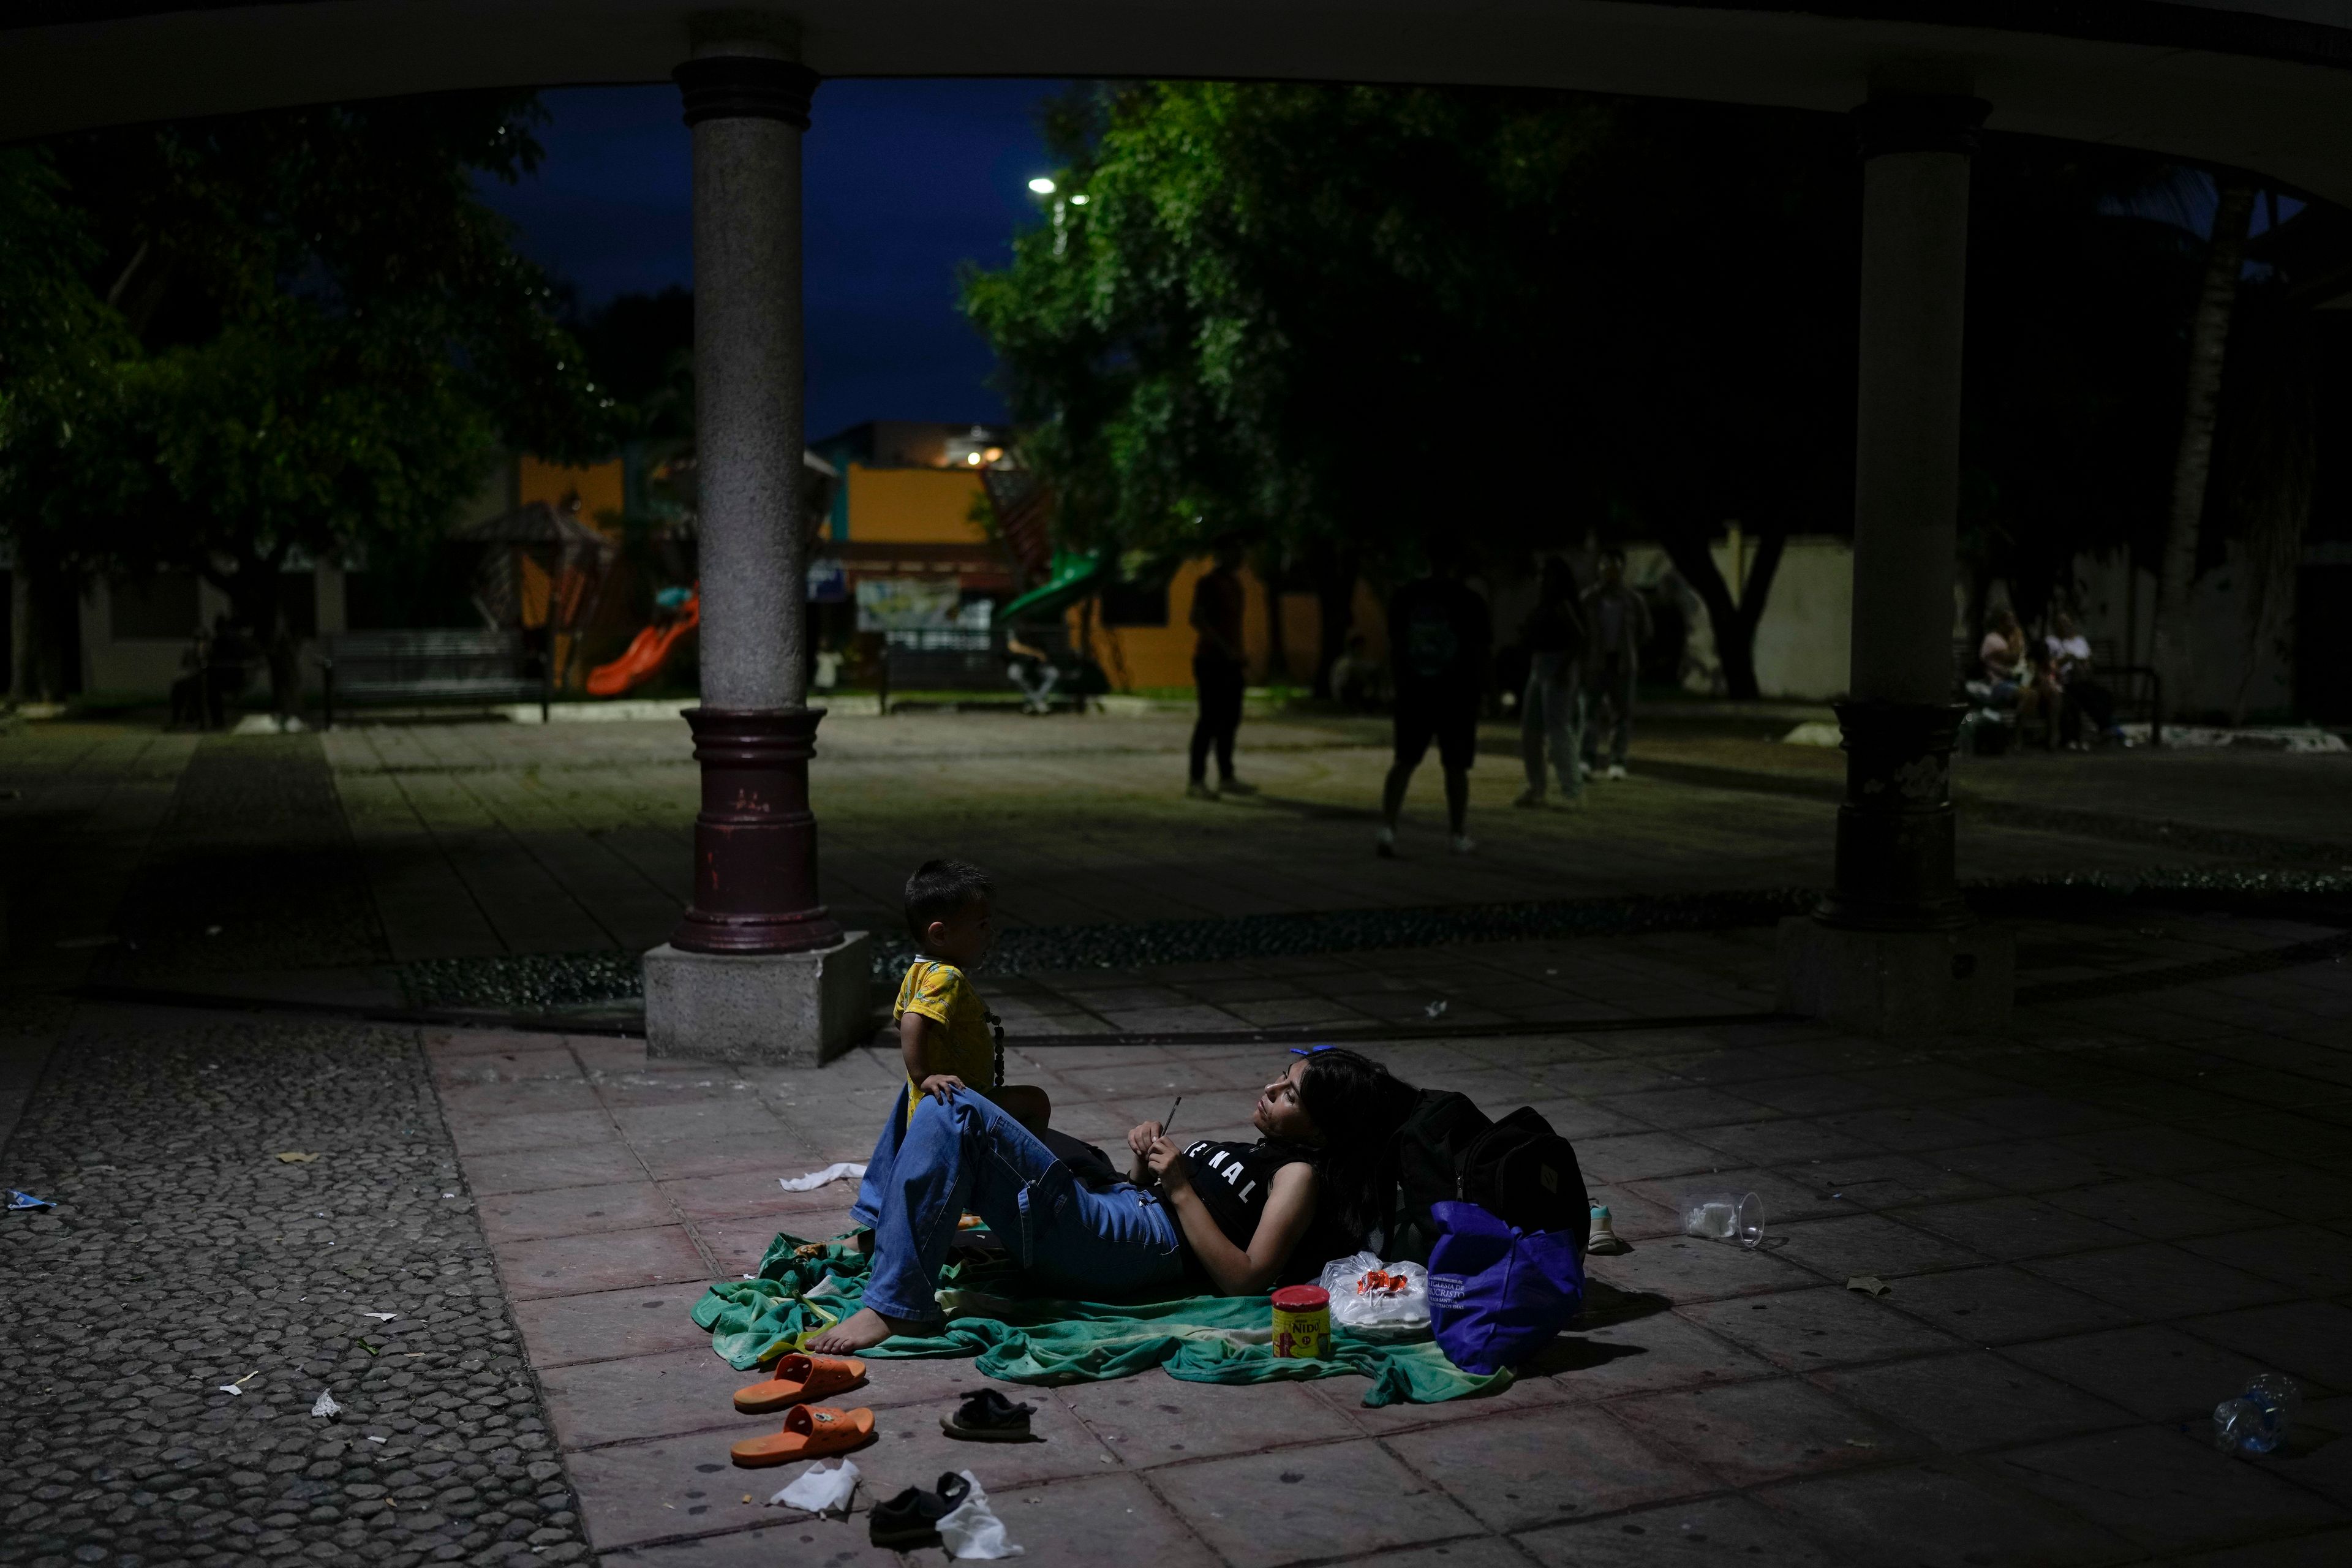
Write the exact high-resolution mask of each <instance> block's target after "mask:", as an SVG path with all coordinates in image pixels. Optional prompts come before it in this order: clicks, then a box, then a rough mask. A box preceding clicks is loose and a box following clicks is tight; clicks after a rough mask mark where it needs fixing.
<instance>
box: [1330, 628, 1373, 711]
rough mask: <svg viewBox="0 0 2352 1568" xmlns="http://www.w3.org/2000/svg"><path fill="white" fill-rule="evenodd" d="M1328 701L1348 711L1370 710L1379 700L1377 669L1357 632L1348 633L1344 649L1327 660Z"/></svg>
mask: <svg viewBox="0 0 2352 1568" xmlns="http://www.w3.org/2000/svg"><path fill="white" fill-rule="evenodd" d="M1331 700H1333V701H1335V702H1342V703H1345V704H1346V705H1347V706H1349V707H1350V708H1370V706H1372V704H1374V703H1376V702H1378V701H1379V700H1381V667H1380V664H1379V662H1378V661H1377V660H1375V659H1374V658H1372V657H1371V655H1370V652H1369V651H1367V645H1366V643H1365V641H1364V634H1363V633H1361V632H1349V634H1348V645H1347V647H1346V648H1345V649H1344V650H1343V651H1342V652H1341V653H1340V655H1339V658H1335V659H1333V660H1332V661H1331Z"/></svg>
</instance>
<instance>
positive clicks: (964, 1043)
mask: <svg viewBox="0 0 2352 1568" xmlns="http://www.w3.org/2000/svg"><path fill="white" fill-rule="evenodd" d="M909 1013H919V1014H921V1015H922V1016H924V1017H926V1018H929V1019H931V1020H932V1021H933V1022H935V1023H937V1024H938V1025H939V1026H940V1028H941V1029H942V1030H944V1031H945V1034H946V1038H945V1040H944V1041H940V1040H937V1039H935V1040H934V1042H933V1045H932V1056H931V1070H932V1071H933V1072H950V1073H953V1074H955V1076H956V1077H958V1078H960V1079H963V1081H964V1084H965V1087H967V1088H970V1089H982V1090H985V1089H994V1088H996V1087H997V1084H996V1039H995V1037H994V1036H993V1035H992V1034H991V1033H990V1032H989V1027H988V1026H989V1012H988V1004H987V1003H985V1002H982V1000H981V999H980V993H979V992H978V991H976V990H974V989H973V988H972V984H971V981H969V980H967V979H965V978H964V973H963V971H962V970H961V969H958V968H957V967H956V966H955V965H954V964H952V963H941V962H940V960H938V959H936V958H919V959H917V960H915V962H914V963H910V964H908V966H907V978H906V979H904V980H902V981H900V982H899V983H898V1001H897V1003H895V1004H894V1005H892V1007H891V1009H890V1021H891V1022H892V1023H894V1024H895V1023H897V1022H898V1020H899V1019H900V1018H903V1017H905V1016H907V1015H908V1014H909ZM922 1092H923V1091H922V1086H921V1085H920V1084H918V1083H916V1082H915V1081H914V1080H913V1079H908V1080H907V1114H908V1116H910V1117H911V1116H913V1115H914V1113H915V1102H916V1100H919V1098H921V1095H922Z"/></svg>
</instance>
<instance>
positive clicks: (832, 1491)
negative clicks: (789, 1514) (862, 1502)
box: [768, 1459, 857, 1513]
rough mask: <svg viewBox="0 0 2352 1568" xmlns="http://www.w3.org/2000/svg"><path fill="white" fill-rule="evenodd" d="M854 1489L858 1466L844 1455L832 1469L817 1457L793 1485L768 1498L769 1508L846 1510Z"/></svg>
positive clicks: (813, 1510)
mask: <svg viewBox="0 0 2352 1568" xmlns="http://www.w3.org/2000/svg"><path fill="white" fill-rule="evenodd" d="M856 1489H857V1467H856V1465H854V1464H852V1463H851V1462H850V1461H849V1460H847V1459H844V1460H842V1461H841V1462H840V1463H839V1464H837V1465H835V1466H834V1467H833V1468H831V1469H826V1468H824V1461H822V1460H819V1461H818V1462H817V1463H815V1464H813V1465H811V1466H810V1467H809V1468H807V1469H805V1470H803V1471H802V1472H801V1473H800V1476H799V1478H798V1479H795V1480H794V1481H793V1484H792V1485H790V1486H788V1487H786V1488H784V1489H783V1490H782V1491H780V1492H778V1493H777V1494H776V1495H775V1496H773V1497H772V1498H770V1499H769V1500H768V1505H769V1506H770V1507H771V1508H774V1507H779V1506H781V1507H783V1508H797V1509H803V1510H806V1511H808V1512H810V1513H824V1511H826V1510H828V1509H836V1508H837V1509H839V1510H841V1511H842V1512H844V1513H847V1512H848V1511H849V1494H850V1493H852V1492H854V1491H856Z"/></svg>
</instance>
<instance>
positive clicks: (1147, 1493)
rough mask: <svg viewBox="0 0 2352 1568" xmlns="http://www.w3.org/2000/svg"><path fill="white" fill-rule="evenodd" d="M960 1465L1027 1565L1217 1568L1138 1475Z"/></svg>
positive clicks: (921, 1555)
mask: <svg viewBox="0 0 2352 1568" xmlns="http://www.w3.org/2000/svg"><path fill="white" fill-rule="evenodd" d="M958 1468H969V1469H970V1470H971V1472H972V1473H973V1474H974V1475H977V1476H979V1477H980V1479H981V1484H982V1485H983V1486H984V1487H986V1488H987V1489H988V1505H989V1507H991V1508H992V1509H993V1510H996V1517H997V1518H999V1519H1001V1520H1003V1521H1004V1529H1005V1534H1006V1535H1007V1536H1008V1537H1009V1538H1010V1539H1011V1540H1012V1542H1013V1544H1014V1545H1015V1546H1018V1547H1020V1548H1021V1549H1022V1561H1023V1562H1024V1563H1036V1564H1038V1565H1039V1568H1061V1565H1062V1564H1069V1565H1070V1568H1099V1565H1101V1564H1105V1563H1131V1564H1134V1565H1136V1568H1143V1565H1144V1564H1147V1563H1148V1564H1150V1565H1151V1568H1160V1564H1161V1563H1166V1564H1168V1565H1169V1568H1218V1564H1217V1557H1216V1554H1215V1553H1214V1552H1211V1551H1210V1550H1209V1549H1208V1547H1206V1546H1205V1545H1203V1544H1202V1542H1201V1538H1200V1537H1199V1536H1197V1535H1195V1534H1194V1533H1193V1532H1192V1530H1191V1529H1190V1528H1188V1527H1187V1526H1186V1525H1185V1523H1184V1521H1182V1520H1181V1519H1180V1518H1178V1517H1177V1516H1176V1514H1175V1512H1174V1510H1171V1509H1170V1508H1169V1507H1168V1505H1167V1504H1166V1503H1163V1502H1161V1501H1160V1500H1159V1499H1158V1498H1157V1497H1154V1496H1153V1495H1152V1493H1151V1490H1150V1488H1149V1487H1147V1486H1146V1485H1145V1484H1144V1483H1143V1481H1142V1480H1141V1479H1139V1478H1138V1477H1135V1476H1130V1475H1103V1476H1087V1477H1083V1478H1080V1479H1076V1480H1066V1481H1055V1482H1054V1483H1052V1484H1051V1485H1047V1486H1018V1487H1011V1488H1001V1487H1000V1486H999V1485H998V1484H997V1482H996V1481H995V1480H994V1479H992V1477H990V1476H989V1475H988V1473H987V1467H986V1465H985V1464H984V1463H975V1464H973V1465H970V1466H960V1467H958ZM933 1479H934V1480H936V1479H938V1478H936V1477H934V1478H933ZM925 1484H926V1485H929V1483H928V1482H927V1483H925ZM860 1523H861V1526H862V1524H863V1521H862V1520H861V1521H860ZM932 1556H933V1554H932V1553H930V1552H910V1553H908V1561H910V1562H920V1563H925V1564H929V1563H930V1562H931V1560H932ZM787 1561H789V1560H787ZM801 1561H804V1562H807V1563H812V1564H814V1563H818V1562H819V1561H821V1560H820V1559H818V1558H817V1557H816V1556H815V1555H814V1553H812V1554H811V1555H810V1556H809V1557H807V1558H805V1559H802V1560H801ZM824 1561H829V1560H824ZM1384 1561H1385V1559H1384Z"/></svg>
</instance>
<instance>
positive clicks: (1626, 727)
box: [1584, 545, 1650, 779]
mask: <svg viewBox="0 0 2352 1568" xmlns="http://www.w3.org/2000/svg"><path fill="white" fill-rule="evenodd" d="M1584 636H1585V643H1584V684H1585V689H1586V690H1587V691H1588V692H1590V693H1591V697H1592V700H1594V701H1595V702H1596V703H1598V704H1600V710H1599V711H1598V712H1596V713H1594V714H1593V715H1592V721H1591V723H1590V724H1588V725H1587V726H1586V728H1585V731H1584V748H1585V754H1586V758H1587V762H1588V766H1587V768H1586V771H1587V772H1588V773H1590V772H1591V767H1590V765H1589V764H1590V763H1591V760H1592V759H1595V758H1598V757H1599V756H1600V754H1601V725H1602V723H1603V722H1604V719H1603V717H1602V716H1603V715H1604V714H1605V715H1606V719H1605V722H1606V723H1607V725H1608V728H1609V773H1608V776H1609V777H1611V778H1612V779H1622V778H1623V777H1624V776H1625V752H1626V750H1627V749H1628V748H1629V747H1630V746H1632V744H1633V682H1634V680H1635V679H1636V678H1637V677H1638V676H1639V675H1640V673H1641V668H1642V647H1643V644H1645V643H1647V642H1648V641H1649V640H1650V606H1649V605H1645V604H1643V602H1642V595H1639V594H1636V593H1635V592H1633V589H1631V588H1629V587H1627V586H1626V585H1625V552H1623V551H1622V550H1619V549H1617V548H1616V547H1615V546H1613V545H1612V546H1611V547H1610V548H1609V549H1607V550H1604V551H1602V552H1601V581H1600V583H1599V584H1597V585H1595V586H1594V587H1593V589H1592V591H1591V592H1590V593H1588V594H1586V595H1584Z"/></svg>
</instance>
